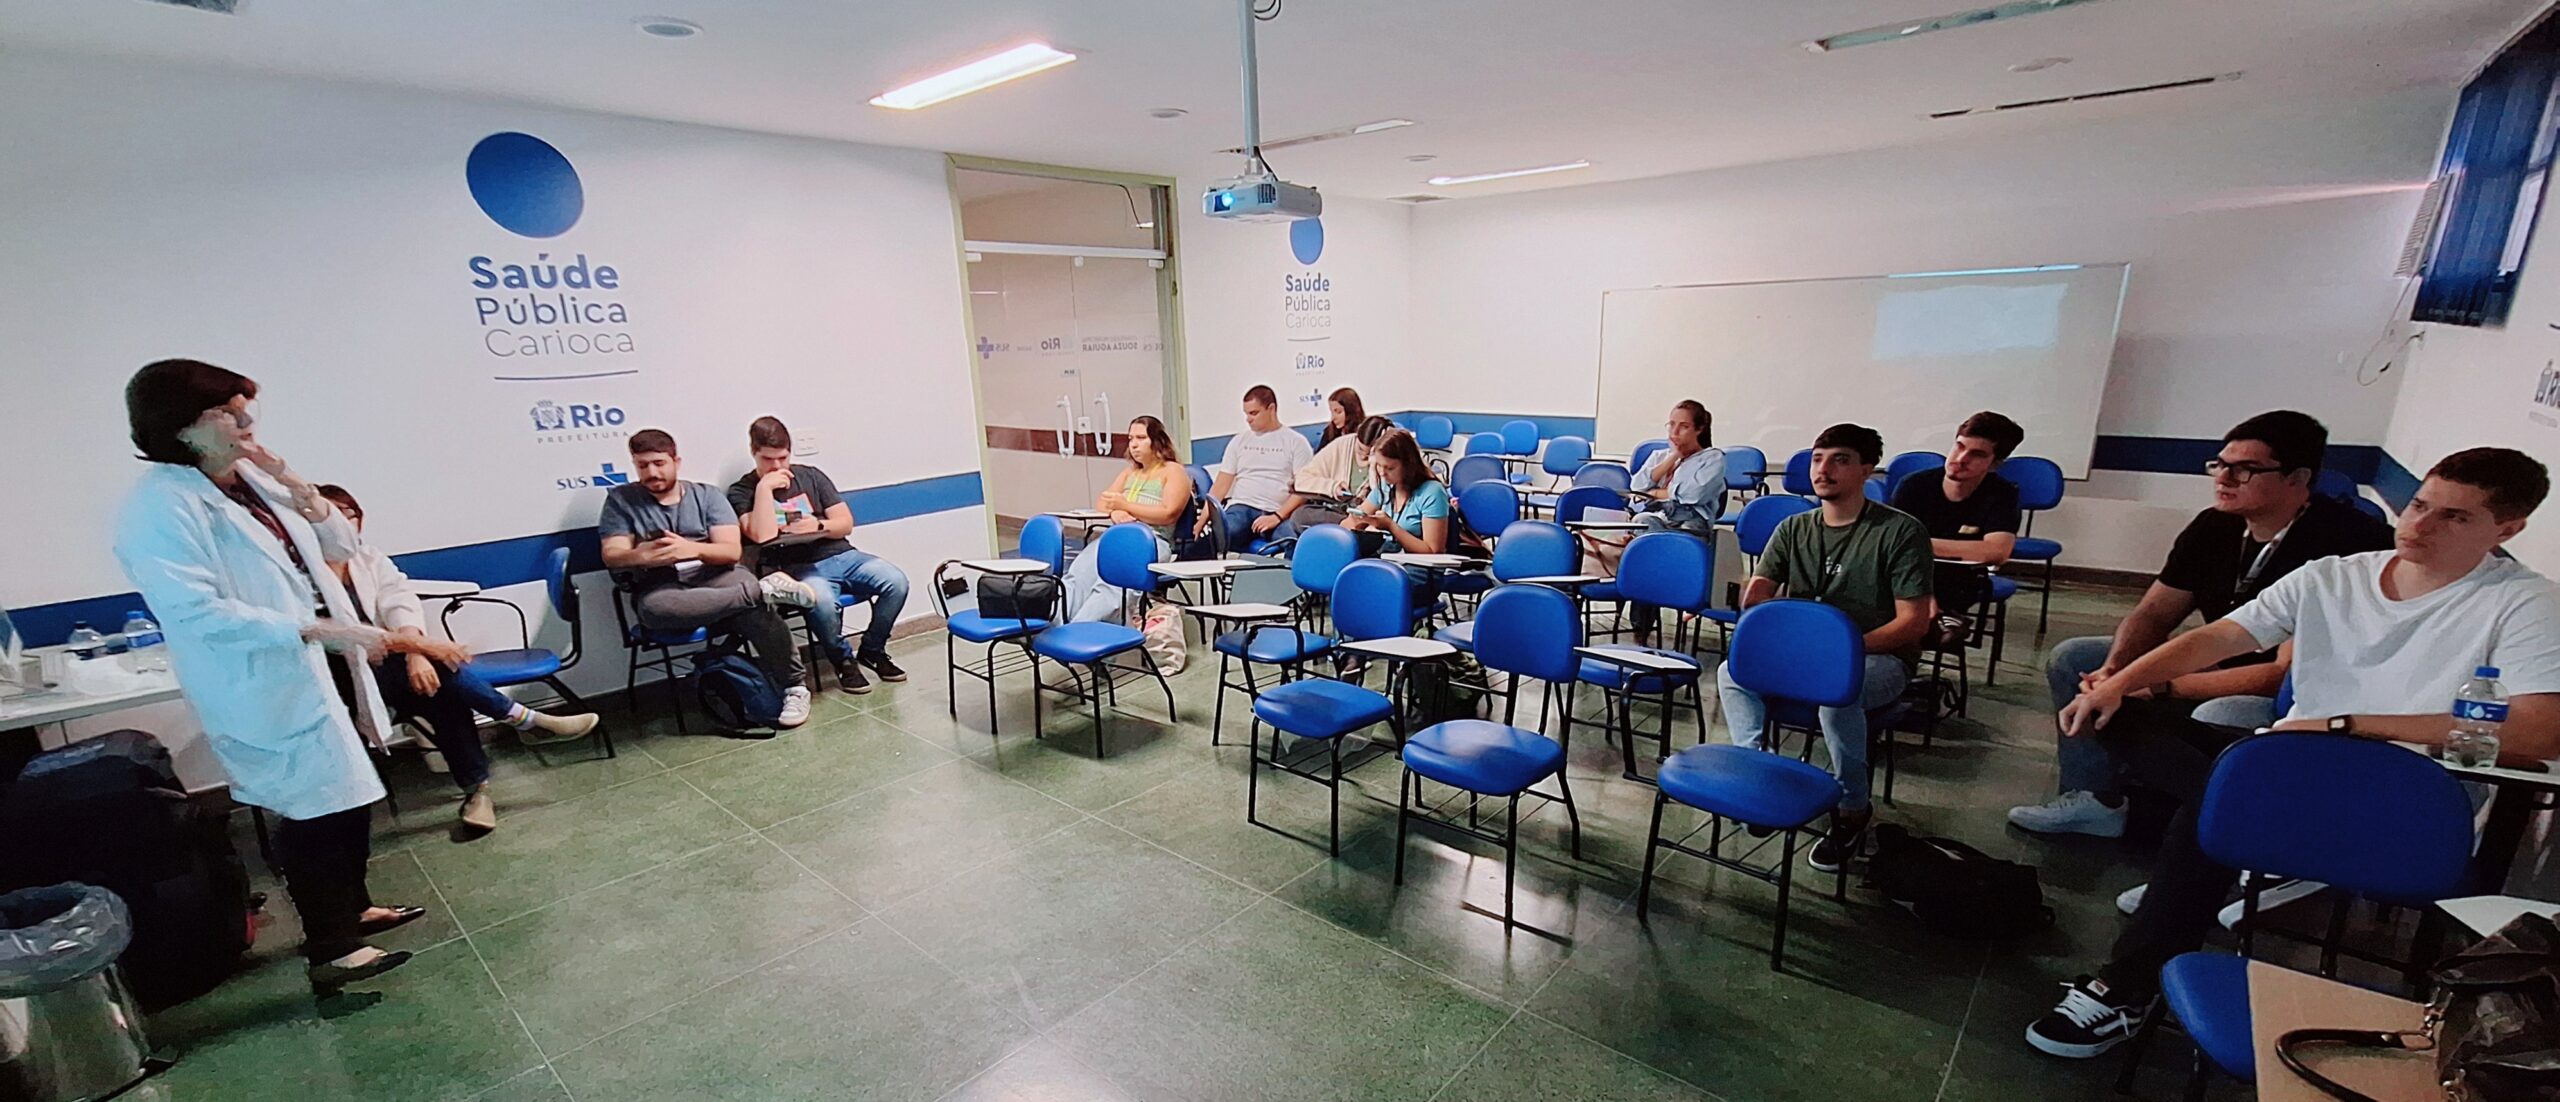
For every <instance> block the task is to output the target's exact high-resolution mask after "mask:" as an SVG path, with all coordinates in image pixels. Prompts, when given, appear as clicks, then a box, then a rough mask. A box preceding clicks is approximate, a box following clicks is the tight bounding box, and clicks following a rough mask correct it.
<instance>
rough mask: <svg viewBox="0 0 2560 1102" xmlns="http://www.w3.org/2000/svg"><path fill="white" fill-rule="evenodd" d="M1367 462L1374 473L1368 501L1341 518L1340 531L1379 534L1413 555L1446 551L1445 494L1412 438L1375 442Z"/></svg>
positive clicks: (1399, 435)
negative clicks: (1374, 468) (1343, 528)
mask: <svg viewBox="0 0 2560 1102" xmlns="http://www.w3.org/2000/svg"><path fill="white" fill-rule="evenodd" d="M1370 462H1371V463H1373V464H1375V465H1376V468H1377V470H1376V477H1374V478H1372V479H1371V480H1370V481H1371V485H1370V487H1369V500H1367V501H1364V502H1362V503H1361V504H1360V511H1359V512H1356V513H1353V514H1351V515H1350V516H1347V517H1344V518H1342V526H1343V527H1345V528H1349V529H1351V530H1352V531H1355V532H1362V531H1367V532H1384V533H1386V534H1387V536H1388V538H1390V539H1393V540H1394V541H1395V543H1396V545H1397V546H1398V547H1399V548H1401V549H1403V550H1406V551H1410V552H1414V553H1416V554H1439V553H1441V552H1444V551H1447V550H1448V549H1449V488H1448V487H1447V486H1443V485H1441V484H1440V480H1439V479H1436V478H1433V477H1431V468H1430V467H1428V466H1425V465H1424V464H1423V462H1422V448H1421V447H1420V446H1419V445H1417V444H1415V443H1414V442H1413V434H1412V433H1409V432H1405V431H1402V430H1398V431H1395V432H1391V433H1388V434H1387V435H1386V436H1385V437H1384V438H1383V439H1381V440H1379V441H1378V447H1377V450H1376V451H1375V452H1373V453H1371V456H1370Z"/></svg>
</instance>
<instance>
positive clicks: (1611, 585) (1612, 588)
mask: <svg viewBox="0 0 2560 1102" xmlns="http://www.w3.org/2000/svg"><path fill="white" fill-rule="evenodd" d="M1582 599H1583V601H1584V602H1586V603H1588V602H1592V601H1617V600H1623V599H1624V598H1622V597H1620V596H1619V595H1618V579H1616V578H1611V579H1609V580H1607V581H1604V582H1593V583H1591V584H1590V585H1586V586H1583V587H1582Z"/></svg>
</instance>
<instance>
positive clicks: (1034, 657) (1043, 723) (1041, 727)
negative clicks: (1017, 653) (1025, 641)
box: [1023, 647, 1049, 739]
mask: <svg viewBox="0 0 2560 1102" xmlns="http://www.w3.org/2000/svg"><path fill="white" fill-rule="evenodd" d="M1023 649H1024V652H1025V653H1027V654H1029V655H1030V656H1031V737H1032V738H1035V739H1045V738H1047V737H1049V732H1048V721H1047V720H1046V719H1043V718H1042V717H1041V705H1042V701H1041V699H1040V698H1041V697H1043V696H1046V695H1048V693H1049V688H1048V686H1047V685H1045V684H1043V683H1042V682H1041V680H1040V652H1039V651H1036V650H1031V649H1030V648H1028V647H1025V648H1023Z"/></svg>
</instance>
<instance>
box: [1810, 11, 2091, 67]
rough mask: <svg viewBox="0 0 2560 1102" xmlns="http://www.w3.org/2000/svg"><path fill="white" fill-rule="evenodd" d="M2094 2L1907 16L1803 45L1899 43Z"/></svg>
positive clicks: (1818, 49) (1820, 48) (1820, 49)
mask: <svg viewBox="0 0 2560 1102" xmlns="http://www.w3.org/2000/svg"><path fill="white" fill-rule="evenodd" d="M2095 2H2096V0H2010V2H2009V3H2005V4H1995V5H1993V6H1991V7H1987V8H1975V9H1974V10H1972V11H1960V12H1957V13H1955V14H1953V15H1933V16H1929V17H1927V18H1924V19H1905V20H1902V21H1901V22H1898V23H1887V24H1884V25H1883V26H1879V27H1868V28H1865V29H1863V30H1855V31H1846V32H1843V33H1841V34H1835V35H1832V36H1830V37H1827V38H1818V39H1815V40H1813V41H1811V42H1807V43H1805V44H1804V48H1805V49H1808V50H1811V51H1813V52H1814V53H1817V54H1823V53H1830V52H1831V51H1833V50H1845V49H1847V48H1849V47H1851V46H1872V45H1875V44H1876V43H1879V42H1899V41H1901V40H1903V39H1906V38H1909V37H1911V36H1913V35H1916V34H1927V33H1929V32H1930V31H1951V30H1954V29H1956V28H1958V27H1971V26H1975V25H1977V24H1982V23H1996V22H1998V21H2000V20H2003V19H2016V18H2019V17H2021V16H2028V15H2036V14H2040V13H2043V12H2049V11H2053V10H2055V9H2058V8H2067V7H2071V6H2073V5H2075V4H2088V3H2095Z"/></svg>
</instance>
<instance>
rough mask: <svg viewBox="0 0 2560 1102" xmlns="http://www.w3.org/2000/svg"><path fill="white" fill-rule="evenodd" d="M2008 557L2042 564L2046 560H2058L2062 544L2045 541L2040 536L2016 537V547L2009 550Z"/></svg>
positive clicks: (2060, 555)
mask: <svg viewBox="0 0 2560 1102" xmlns="http://www.w3.org/2000/svg"><path fill="white" fill-rule="evenodd" d="M2009 557H2010V558H2013V559H2027V560H2029V561H2032V562H2043V561H2044V560H2046V559H2058V558H2061V557H2062V544H2061V543H2059V542H2057V541H2054V540H2049V539H2046V538H2044V537H2042V536H2020V537H2018V545H2017V546H2016V547H2014V548H2011V549H2010V551H2009Z"/></svg>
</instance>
